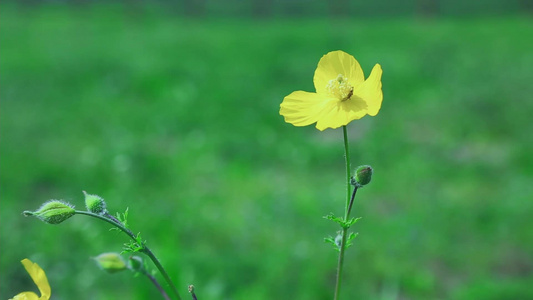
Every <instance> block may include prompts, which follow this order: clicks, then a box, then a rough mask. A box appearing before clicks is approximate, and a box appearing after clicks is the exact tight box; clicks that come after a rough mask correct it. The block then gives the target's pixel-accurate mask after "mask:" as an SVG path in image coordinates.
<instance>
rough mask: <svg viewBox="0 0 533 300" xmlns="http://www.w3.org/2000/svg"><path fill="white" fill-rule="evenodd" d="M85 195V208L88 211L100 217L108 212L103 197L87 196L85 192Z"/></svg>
mask: <svg viewBox="0 0 533 300" xmlns="http://www.w3.org/2000/svg"><path fill="white" fill-rule="evenodd" d="M83 194H84V195H85V207H87V211H90V212H92V213H94V214H99V215H101V214H105V213H106V212H107V209H106V204H105V201H104V199H103V198H102V197H100V196H98V195H91V194H87V193H86V192H85V191H83Z"/></svg>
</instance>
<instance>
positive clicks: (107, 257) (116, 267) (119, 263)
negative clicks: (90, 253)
mask: <svg viewBox="0 0 533 300" xmlns="http://www.w3.org/2000/svg"><path fill="white" fill-rule="evenodd" d="M93 259H94V261H95V262H96V264H97V265H98V266H99V267H100V268H101V269H102V270H104V271H106V272H108V273H117V272H120V271H123V270H126V269H127V268H128V266H127V265H126V262H125V261H124V259H123V258H122V256H120V254H118V253H115V252H108V253H102V254H100V255H98V256H97V257H94V258H93Z"/></svg>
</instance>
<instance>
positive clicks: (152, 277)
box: [141, 270, 170, 300]
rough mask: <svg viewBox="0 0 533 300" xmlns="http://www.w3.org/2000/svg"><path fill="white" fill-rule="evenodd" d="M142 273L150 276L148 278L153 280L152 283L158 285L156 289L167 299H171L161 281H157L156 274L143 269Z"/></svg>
mask: <svg viewBox="0 0 533 300" xmlns="http://www.w3.org/2000/svg"><path fill="white" fill-rule="evenodd" d="M141 273H142V274H143V275H144V276H146V277H148V279H150V281H151V282H152V284H153V285H154V286H155V287H156V289H157V290H158V291H159V292H160V293H161V295H163V298H165V300H170V298H169V297H168V295H167V293H166V292H165V290H164V289H163V287H162V286H161V285H160V284H159V282H157V279H155V277H154V276H152V275H151V274H150V273H148V272H146V270H142V271H141Z"/></svg>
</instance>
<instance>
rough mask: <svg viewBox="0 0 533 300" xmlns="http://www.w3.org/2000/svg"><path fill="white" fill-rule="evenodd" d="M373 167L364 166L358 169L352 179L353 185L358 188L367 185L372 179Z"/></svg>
mask: <svg viewBox="0 0 533 300" xmlns="http://www.w3.org/2000/svg"><path fill="white" fill-rule="evenodd" d="M372 172H373V170H372V167H371V166H368V165H363V166H359V167H357V169H356V170H355V175H354V176H352V178H351V184H352V185H354V186H356V187H362V186H364V185H367V184H368V183H369V182H370V180H371V179H372Z"/></svg>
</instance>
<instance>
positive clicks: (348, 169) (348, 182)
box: [342, 125, 352, 221]
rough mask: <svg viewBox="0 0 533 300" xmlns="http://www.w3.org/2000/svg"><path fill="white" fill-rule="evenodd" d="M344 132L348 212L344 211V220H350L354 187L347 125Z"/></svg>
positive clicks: (343, 129) (343, 127) (343, 128)
mask: <svg viewBox="0 0 533 300" xmlns="http://www.w3.org/2000/svg"><path fill="white" fill-rule="evenodd" d="M342 132H343V133H344V157H345V161H346V210H345V211H344V220H345V221H346V220H348V207H349V206H350V194H351V193H350V189H351V187H352V185H351V184H350V180H351V177H352V175H351V172H350V171H351V166H350V150H349V149H348V130H347V129H346V125H344V126H342Z"/></svg>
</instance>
